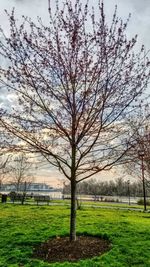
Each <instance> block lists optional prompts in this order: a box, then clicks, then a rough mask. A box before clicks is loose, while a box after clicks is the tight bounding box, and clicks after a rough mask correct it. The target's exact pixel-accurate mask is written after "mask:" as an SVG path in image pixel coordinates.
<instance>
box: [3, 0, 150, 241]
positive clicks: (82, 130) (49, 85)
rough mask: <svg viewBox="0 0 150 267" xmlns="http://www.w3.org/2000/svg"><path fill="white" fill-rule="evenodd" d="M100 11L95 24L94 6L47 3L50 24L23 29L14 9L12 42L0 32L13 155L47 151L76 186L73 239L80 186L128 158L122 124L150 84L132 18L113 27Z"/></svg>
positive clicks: (73, 192) (73, 190)
mask: <svg viewBox="0 0 150 267" xmlns="http://www.w3.org/2000/svg"><path fill="white" fill-rule="evenodd" d="M97 10H98V12H99V13H98V16H97V18H96V16H95V13H94V9H92V11H90V10H89V7H88V1H87V3H86V4H85V5H82V1H81V0H76V1H75V3H72V1H70V0H65V1H64V4H63V7H61V5H60V4H59V2H57V4H56V9H55V12H54V11H52V10H51V5H50V1H49V9H48V11H49V23H48V25H43V22H42V20H41V19H40V18H39V19H38V24H35V23H34V22H33V21H32V20H31V19H29V18H26V17H25V18H24V20H23V23H22V24H21V25H20V26H18V23H16V20H15V17H14V11H12V13H11V14H10V15H9V14H8V17H9V21H10V36H9V37H7V36H6V35H5V33H4V31H3V30H2V29H1V34H2V35H3V39H5V42H3V43H2V42H0V54H1V55H2V56H4V57H5V58H6V59H7V61H8V65H9V66H8V68H6V67H3V68H2V67H1V69H0V75H1V76H0V77H1V83H2V84H3V85H4V86H7V88H8V89H9V90H10V92H12V93H14V94H15V96H16V99H15V101H16V103H15V107H12V108H11V107H9V109H5V110H1V127H4V128H5V131H6V132H8V133H9V135H10V137H13V138H14V139H13V140H14V141H13V142H11V145H10V147H11V149H15V150H29V151H34V152H38V153H41V154H42V155H43V156H44V157H45V158H46V159H47V160H48V162H49V163H50V164H51V165H53V166H55V167H56V168H58V169H59V170H60V172H61V173H62V174H63V175H64V176H65V177H66V178H68V179H69V180H70V183H71V217H70V218H71V219H70V240H71V241H73V240H75V239H76V204H75V198H76V185H77V183H79V182H81V181H83V180H85V179H87V178H89V177H91V176H93V175H95V174H97V173H98V172H101V171H103V170H109V169H110V168H112V166H114V165H115V164H118V163H119V161H120V160H121V159H122V157H123V155H124V154H125V153H126V148H125V146H124V144H123V141H122V140H123V136H124V135H127V133H128V130H127V129H125V128H124V127H123V121H124V118H125V117H127V116H128V113H130V114H131V112H132V111H133V109H134V108H135V105H136V103H137V102H135V101H137V99H138V97H139V96H141V94H142V92H143V90H144V89H145V88H146V87H147V83H148V78H149V60H148V58H147V55H146V52H145V49H144V47H143V46H142V48H141V50H140V52H139V53H138V54H134V52H133V48H134V46H135V44H136V41H137V36H135V37H133V38H132V39H131V40H127V37H126V28H127V25H128V20H127V21H126V22H125V23H124V22H123V21H122V20H121V19H119V18H118V17H117V13H116V9H115V12H114V14H113V18H112V23H111V25H109V24H108V23H107V21H106V17H105V14H104V6H103V1H99V4H98V6H97ZM15 137H16V140H15ZM18 140H22V142H18ZM7 142H8V140H7V141H6V143H5V145H7ZM8 145H9V143H8Z"/></svg>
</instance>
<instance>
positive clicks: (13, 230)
mask: <svg viewBox="0 0 150 267" xmlns="http://www.w3.org/2000/svg"><path fill="white" fill-rule="evenodd" d="M69 214H70V210H69V207H68V206H32V205H24V206H21V205H12V204H4V205H2V204H0V267H8V266H10V267H20V266H22V267H134V266H138V267H150V213H143V212H138V211H128V210H127V211H122V210H115V209H111V210H108V209H105V208H104V209H103V208H101V209H97V208H92V207H84V208H83V209H82V210H79V211H78V212H77V232H78V233H79V234H80V233H82V234H83V233H84V234H89V235H98V236H102V237H104V238H107V239H109V240H110V241H111V243H112V249H111V250H110V251H109V252H107V253H106V254H104V255H103V256H101V257H95V258H93V259H88V260H84V261H83V260H82V261H79V262H77V263H69V262H65V263H53V264H48V263H46V262H43V261H40V260H37V259H33V258H32V251H33V247H34V246H36V245H38V244H40V243H41V242H42V241H45V240H47V239H49V238H50V237H54V236H63V235H67V234H68V232H69Z"/></svg>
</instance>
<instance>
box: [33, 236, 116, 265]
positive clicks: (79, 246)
mask: <svg viewBox="0 0 150 267" xmlns="http://www.w3.org/2000/svg"><path fill="white" fill-rule="evenodd" d="M110 248H111V245H110V242H109V241H108V240H104V239H101V238H99V237H93V236H78V237H77V240H76V241H73V242H70V241H69V237H57V238H52V239H50V240H48V241H46V242H45V243H42V244H41V245H40V246H38V247H36V248H35V249H34V253H33V257H34V258H37V259H41V260H44V261H47V262H63V261H71V262H75V261H78V260H81V259H87V258H92V257H95V256H100V255H102V254H103V253H104V252H106V251H108V250H110Z"/></svg>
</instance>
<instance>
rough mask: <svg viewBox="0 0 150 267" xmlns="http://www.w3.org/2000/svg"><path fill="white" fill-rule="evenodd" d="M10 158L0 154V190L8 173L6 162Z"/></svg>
mask: <svg viewBox="0 0 150 267" xmlns="http://www.w3.org/2000/svg"><path fill="white" fill-rule="evenodd" d="M9 159H10V156H8V155H4V154H3V153H1V154H0V190H1V188H2V184H3V182H4V181H5V180H6V179H7V178H6V176H7V175H8V173H9V168H8V162H9Z"/></svg>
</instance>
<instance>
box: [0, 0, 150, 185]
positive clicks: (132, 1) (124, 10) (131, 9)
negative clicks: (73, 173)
mask: <svg viewBox="0 0 150 267" xmlns="http://www.w3.org/2000/svg"><path fill="white" fill-rule="evenodd" d="M73 1H74V0H73ZM97 1H98V0H89V3H90V6H92V5H93V6H94V5H95V7H96V3H97ZM60 2H62V0H60ZM84 2H85V0H83V3H84ZM51 3H52V5H54V4H55V0H51ZM116 4H117V7H118V16H119V17H121V18H122V19H123V20H126V18H127V17H128V14H129V13H131V20H130V23H129V27H128V35H129V36H130V37H133V36H134V35H135V34H138V41H139V46H141V45H142V44H144V45H145V46H146V49H147V50H148V49H149V48H150V15H149V14H150V0H143V1H141V0H104V6H105V13H106V15H107V18H108V20H109V21H110V20H111V17H112V14H113V11H114V7H115V5H116ZM13 7H15V10H16V15H17V17H18V18H19V17H21V15H28V16H29V17H31V18H33V19H34V20H35V19H36V17H37V16H40V17H42V18H43V21H45V22H47V18H48V12H47V7H48V0H0V25H1V26H2V27H3V28H4V30H5V32H7V31H8V21H7V16H6V14H5V12H4V9H7V10H8V11H11V9H12V8H13ZM9 98H10V99H9V101H10V102H11V101H13V99H11V97H10V96H9ZM0 100H1V101H4V95H0ZM105 175H106V174H104V176H105ZM109 175H110V174H109ZM101 176H103V174H101ZM112 176H113V174H112ZM39 177H44V178H43V180H42V181H46V182H47V181H48V177H51V181H52V182H53V181H54V179H52V178H53V177H59V174H58V172H54V171H53V170H52V169H49V170H43V171H42V172H40V173H39ZM106 177H107V175H106ZM56 183H58V182H56Z"/></svg>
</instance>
